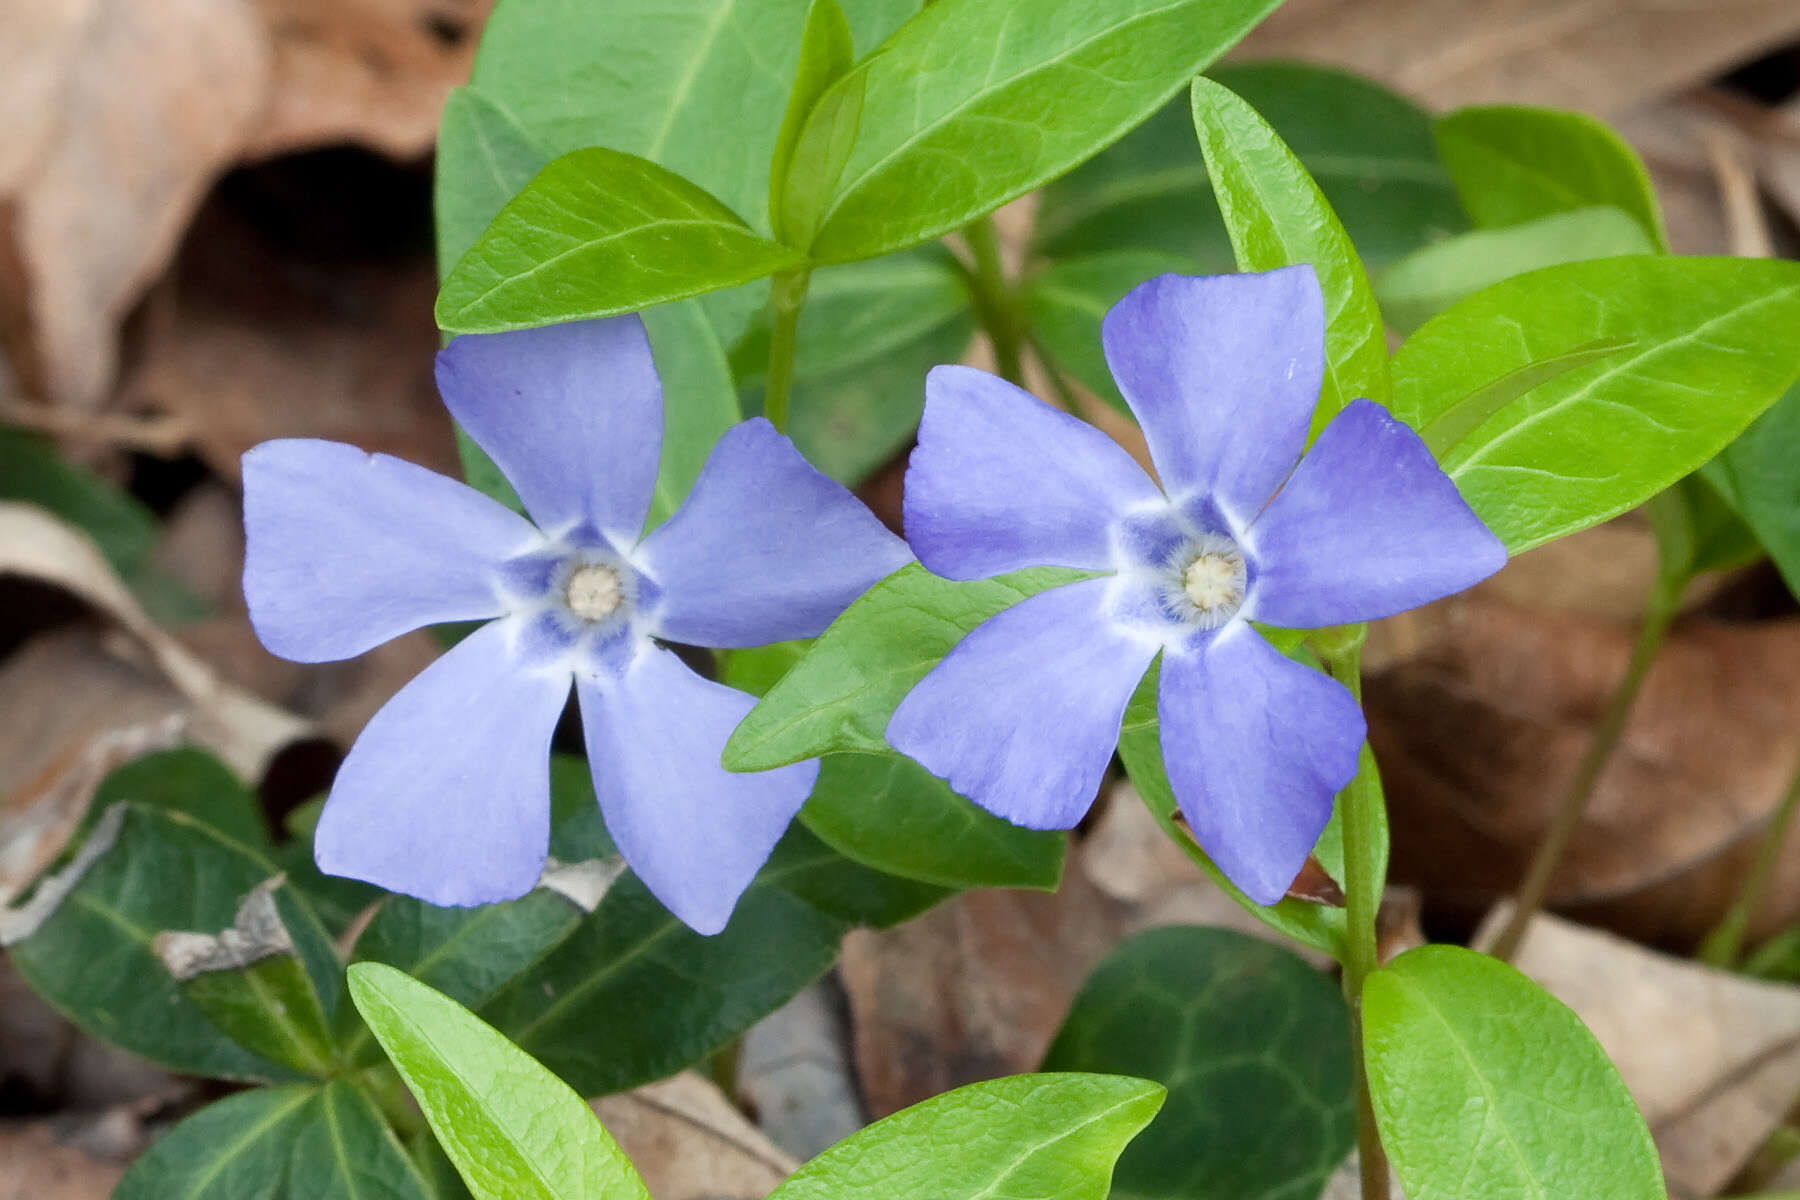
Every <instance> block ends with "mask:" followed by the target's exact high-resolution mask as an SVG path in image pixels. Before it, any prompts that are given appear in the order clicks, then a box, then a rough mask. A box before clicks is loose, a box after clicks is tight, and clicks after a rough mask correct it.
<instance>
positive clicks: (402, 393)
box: [123, 204, 457, 480]
mask: <svg viewBox="0 0 1800 1200" xmlns="http://www.w3.org/2000/svg"><path fill="white" fill-rule="evenodd" d="M436 290H437V278H436V275H435V273H434V270H433V268H432V265H431V261H430V259H429V258H427V257H421V258H418V259H416V260H411V261H408V262H405V263H403V264H400V265H368V264H345V265H340V266H337V267H334V268H333V269H331V270H321V269H319V267H318V266H317V265H316V264H314V263H310V262H309V261H307V260H306V259H305V258H304V257H294V256H288V255H283V254H282V253H280V252H278V251H277V250H276V249H275V248H273V247H272V246H271V245H270V244H269V242H268V241H267V239H265V238H264V237H262V236H261V235H259V234H258V233H257V232H256V231H255V230H253V229H251V228H250V227H249V226H248V224H247V223H246V222H245V221H244V220H243V219H242V218H240V217H238V216H237V215H235V214H234V213H232V212H231V211H230V210H229V209H228V208H226V206H224V205H223V204H215V205H210V206H208V208H207V210H206V212H205V213H203V214H202V216H201V219H200V221H199V222H198V224H197V226H196V228H195V231H194V233H193V234H192V235H191V236H190V237H189V239H188V241H187V244H186V245H185V246H184V248H183V251H182V254H181V258H180V261H179V262H178V263H177V264H176V267H175V269H174V270H173V271H172V272H171V273H170V276H169V278H168V279H166V280H165V281H164V282H163V284H162V285H161V286H159V287H158V288H157V290H156V291H155V292H154V293H153V294H152V295H151V297H150V298H149V300H148V302H147V304H146V308H145V325H144V337H143V348H142V361H141V363H140V364H139V365H138V366H137V367H136V369H135V370H134V372H133V374H132V376H131V378H130V379H129V380H127V381H126V383H125V385H124V389H123V392H124V395H123V403H125V404H126V405H127V406H129V407H133V408H151V409H159V410H161V411H163V412H167V413H173V414H176V415H178V416H180V417H182V418H183V419H184V420H185V421H186V422H187V424H188V425H189V427H190V428H191V430H192V432H193V436H194V439H195V448H196V449H197V450H198V451H199V453H200V455H201V457H202V458H204V459H205V460H206V462H207V465H209V466H210V467H212V469H213V470H214V471H216V472H217V473H218V474H219V475H220V476H221V477H223V478H225V479H228V480H235V479H237V477H238V474H239V464H238V460H239V458H240V456H241V455H242V454H243V453H244V451H246V450H248V449H249V448H250V447H251V446H253V445H255V444H256V443H258V442H261V441H264V440H265V439H268V438H273V437H322V438H332V439H335V440H338V441H345V442H353V443H355V444H356V445H358V446H361V447H362V448H363V449H365V450H370V451H382V452H385V453H389V454H394V455H397V456H399V457H401V458H406V459H410V460H411V461H413V462H417V463H420V464H422V465H424V466H427V467H430V468H432V469H433V470H437V471H443V472H447V473H452V474H454V473H456V471H457V458H456V448H455V441H454V437H453V434H452V433H451V426H450V420H449V417H448V416H447V415H446V414H445V412H444V407H443V404H442V403H441V402H440V401H439V400H438V395H437V387H436V384H435V382H434V381H433V378H432V363H433V359H434V357H435V355H436V353H437V349H438V333H437V326H436V324H435V323H434V322H433V320H432V316H431V306H432V300H433V297H434V296H435V294H436Z"/></svg>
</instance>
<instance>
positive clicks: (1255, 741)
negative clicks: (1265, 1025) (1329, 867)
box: [1156, 621, 1365, 904]
mask: <svg viewBox="0 0 1800 1200" xmlns="http://www.w3.org/2000/svg"><path fill="white" fill-rule="evenodd" d="M1156 714H1157V719H1158V720H1159V721H1160V722H1161V724H1162V751H1163V764H1164V765H1165V766H1166V767H1167V768H1168V771H1169V783H1170V785H1171V786H1172V787H1173V788H1174V791H1175V799H1176V801H1177V802H1178V803H1179V804H1180V805H1181V811H1182V813H1183V814H1184V815H1185V816H1186V817H1187V819H1188V824H1189V826H1191V827H1192V829H1193V831H1194V837H1195V839H1196V840H1198V841H1199V843H1200V847H1201V849H1203V850H1205V851H1206V852H1207V854H1209V855H1210V856H1211V857H1212V860H1213V862H1214V863H1216V864H1217V865H1218V867H1219V869H1220V870H1221V871H1223V872H1225V876H1226V878H1228V879H1230V880H1231V882H1233V883H1235V884H1237V886H1238V887H1239V888H1241V889H1242V890H1243V892H1244V894H1245V895H1247V896H1249V897H1250V899H1252V900H1254V901H1256V902H1257V903H1258V904H1273V903H1275V902H1276V901H1277V900H1279V899H1281V897H1282V896H1283V895H1284V894H1286V892H1287V889H1288V885H1289V884H1291V883H1292V882H1293V881H1294V876H1295V875H1297V874H1299V872H1300V868H1301V867H1302V866H1303V865H1305V863H1306V856H1307V855H1308V854H1310V853H1311V852H1312V848H1313V845H1314V844H1315V843H1316V842H1317V841H1318V840H1319V834H1320V832H1321V831H1322V830H1323V829H1324V828H1325V823H1326V822H1327V821H1329V820H1330V819H1331V806H1332V800H1333V798H1334V797H1335V796H1336V795H1337V793H1338V791H1339V790H1340V789H1341V788H1343V787H1344V786H1345V785H1346V784H1348V783H1349V782H1350V778H1351V776H1353V775H1355V774H1356V756H1357V751H1358V750H1359V749H1360V748H1361V746H1362V741H1363V734H1364V732H1365V730H1364V724H1363V715H1362V710H1361V709H1360V708H1358V707H1357V705H1356V701H1355V700H1353V699H1351V697H1350V693H1349V692H1347V691H1345V690H1344V688H1343V687H1342V685H1340V684H1339V683H1337V682H1336V681H1335V680H1333V679H1332V678H1330V677H1329V676H1326V675H1321V674H1320V673H1319V672H1317V671H1312V670H1308V669H1307V668H1306V667H1303V666H1301V665H1300V664H1299V663H1297V662H1294V661H1293V660H1292V659H1288V658H1284V657H1282V655H1281V654H1280V653H1279V652H1277V651H1276V649H1275V648H1274V647H1273V646H1271V645H1269V643H1267V642H1265V641H1264V640H1263V639H1262V637H1261V636H1260V635H1259V634H1257V633H1256V631H1255V630H1253V629H1251V628H1250V627H1249V626H1248V625H1246V624H1245V623H1244V622H1242V621H1237V622H1234V623H1232V624H1231V625H1229V626H1227V627H1226V628H1225V629H1224V630H1222V631H1220V633H1219V635H1218V636H1217V637H1215V638H1213V639H1212V641H1211V642H1209V643H1207V644H1206V647H1205V649H1204V650H1202V651H1201V652H1199V653H1195V654H1176V653H1170V654H1165V655H1164V656H1163V664H1162V678H1161V681H1160V683H1159V684H1158V687H1157V698H1156Z"/></svg>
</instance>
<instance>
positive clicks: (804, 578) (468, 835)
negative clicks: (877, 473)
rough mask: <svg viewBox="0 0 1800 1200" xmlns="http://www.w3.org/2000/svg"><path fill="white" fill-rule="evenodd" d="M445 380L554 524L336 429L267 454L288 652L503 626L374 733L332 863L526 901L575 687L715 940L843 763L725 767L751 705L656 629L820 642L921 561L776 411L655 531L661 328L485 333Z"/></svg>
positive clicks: (258, 465)
mask: <svg viewBox="0 0 1800 1200" xmlns="http://www.w3.org/2000/svg"><path fill="white" fill-rule="evenodd" d="M437 378H438V387H439V390H440V392H441V393H442V395H443V398H444V402H445V404H446V405H447V406H448V407H449V409H450V412H451V413H452V415H454V416H455V417H456V419H457V421H458V422H459V423H460V424H461V425H462V427H463V429H464V430H466V431H467V432H468V434H469V436H471V437H472V438H474V439H475V441H476V442H477V443H478V444H479V445H480V446H481V447H482V448H483V449H484V450H486V451H487V452H488V454H489V455H490V456H492V458H493V459H494V461H495V462H496V463H497V464H498V465H499V467H500V469H501V470H502V471H503V472H504V473H505V474H506V477H507V478H508V479H509V480H510V481H511V482H512V484H513V486H514V488H515V489H516V490H517V492H518V494H519V498H520V499H521V500H522V501H523V503H524V506H525V509H526V511H527V512H529V513H530V515H531V520H529V521H528V520H526V519H525V518H523V517H521V516H519V515H517V514H515V513H514V512H512V511H511V510H509V509H507V508H506V507H504V506H502V505H500V504H498V503H496V502H494V501H493V500H490V499H488V498H487V497H486V496H484V495H482V494H481V493H479V492H477V491H475V490H474V489H472V488H469V487H466V486H464V485H463V484H461V483H458V482H456V481H454V480H451V479H447V478H445V477H443V476H441V475H437V474H434V473H433V472H431V471H427V470H425V469H424V468H422V467H418V466H414V465H413V464H411V463H407V462H404V461H402V460H400V459H395V458H390V457H388V456H386V455H381V454H367V453H364V452H363V451H361V450H359V449H357V448H356V447H354V446H347V445H343V444H341V443H337V442H324V441H310V440H286V441H274V442H265V443H264V444H262V445H260V446H258V447H256V448H255V449H253V450H251V451H250V452H249V453H248V454H246V455H245V456H244V527H245V532H246V536H247V547H246V551H245V563H244V594H245V596H246V598H247V599H248V601H249V605H250V618H251V621H252V622H253V623H254V625H255V627H256V631H257V634H258V636H259V637H261V639H262V641H263V643H264V645H266V646H268V648H269V649H271V650H273V651H274V652H275V653H276V654H279V655H281V656H283V657H284V658H289V659H293V660H295V661H298V662H325V661H330V660H333V659H341V658H348V657H351V656H353V655H357V654H361V653H363V652H364V651H366V650H369V649H371V648H373V647H374V646H377V645H379V644H380V643H382V642H385V641H387V640H388V639H390V638H393V637H395V636H397V635H399V634H401V633H404V632H406V631H408V630H411V629H416V628H418V627H420V626H423V625H431V624H436V623H439V622H445V621H472V620H480V619H487V618H492V620H491V621H490V623H489V624H487V625H484V626H483V627H481V628H480V629H478V630H476V631H475V632H474V633H472V634H470V635H469V636H468V637H467V638H465V639H464V640H463V641H461V642H460V643H458V644H457V645H456V646H455V647H453V648H452V649H451V650H450V651H448V652H447V653H446V654H444V656H443V657H442V658H440V659H438V660H437V661H436V662H435V663H433V664H432V665H431V666H430V667H428V668H426V670H425V671H424V672H423V673H422V674H420V675H419V676H418V677H417V678H416V679H414V680H413V681H412V682H410V683H409V684H407V685H406V687H404V688H402V689H401V690H400V692H399V693H397V694H396V695H395V696H394V697H393V699H392V700H390V701H389V702H388V703H387V705H386V706H385V707H383V708H382V709H381V711H380V712H378V713H376V714H375V717H374V719H373V720H371V721H370V722H369V724H368V726H367V728H365V729H364V730H363V732H362V735H361V736H360V737H358V738H357V740H356V744H355V745H354V746H353V747H352V748H351V750H350V754H349V756H348V757H347V758H346V759H345V760H344V763H343V766H342V767H341V768H340V770H339V771H338V775H337V779H336V781H335V782H334V784H333V786H332V789H331V794H330V798H329V799H328V800H327V802H326V805H325V811H324V814H323V816H322V817H321V819H320V821H319V827H318V832H317V835H316V855H317V858H318V862H319V866H320V868H321V869H322V870H324V871H326V872H328V873H330V874H334V875H346V876H351V877H354V878H358V879H364V880H368V881H370V882H372V883H376V884H380V885H381V886H383V887H385V888H388V889H390V890H393V891H399V892H405V893H408V894H411V895H414V896H418V897H421V898H423V899H425V900H428V901H431V902H432V903H436V904H454V905H469V904H481V903H487V902H491V901H497V900H505V899H510V898H512V897H515V896H519V895H523V894H524V893H525V892H527V891H529V890H530V889H531V887H532V886H533V885H534V884H535V883H536V881H537V879H538V877H539V874H540V872H541V870H542V867H543V863H544V859H545V854H546V849H547V845H548V840H549V823H550V798H549V753H550V740H551V734H552V732H553V731H554V729H555V726H556V724H557V720H558V717H559V716H560V714H561V713H562V711H563V707H564V705H565V703H566V702H567V700H568V696H569V687H570V684H571V682H573V684H574V688H575V692H576V694H577V696H578V697H579V699H580V707H581V717H582V726H583V730H584V733H585V737H586V742H587V750H588V757H589V762H590V765H591V767H592V770H593V776H594V787H595V791H596V792H597V794H598V796H599V801H600V808H601V812H602V814H603V816H604V817H605V820H606V824H607V828H608V830H609V831H610V833H611V834H612V836H613V838H614V840H615V841H616V842H617V843H618V846H619V849H620V851H621V853H622V854H623V855H624V857H625V861H626V862H627V863H629V864H630V866H631V867H632V869H633V870H634V871H636V872H637V874H638V876H639V877H640V878H641V879H642V880H643V881H644V883H645V885H646V886H648V887H649V889H650V891H651V892H653V893H654V894H655V895H656V896H657V898H658V899H660V900H661V901H662V902H663V903H664V904H666V905H667V906H668V907H669V909H670V910H671V911H672V912H674V913H675V915H676V916H678V917H680V918H681V919H682V920H683V921H685V922H687V924H689V925H690V926H692V927H693V928H695V929H696V930H699V931H700V932H702V933H714V932H717V931H718V930H719V929H721V928H723V927H724V925H725V923H726V920H727V919H728V918H729V917H730V915H731V911H732V908H733V907H734V906H735V904H736V903H737V898H738V896H739V895H740V894H741V893H742V892H743V890H744V888H745V887H746V886H748V884H749V882H750V879H751V877H752V876H753V875H754V874H755V873H756V870H757V868H758V867H760V866H761V865H762V863H763V862H764V861H765V860H766V859H767V857H768V854H769V851H770V850H771V849H772V848H773V846H774V844H775V842H776V841H777V839H779V838H780V836H781V834H782V832H783V830H785V829H786V828H787V825H788V822H789V821H790V820H791V819H792V818H793V816H794V814H795V813H796V812H797V811H798V810H799V808H800V805H801V803H802V802H803V801H804V800H805V799H806V797H807V794H808V793H809V792H810V791H811V790H812V786H813V782H814V780H815V778H816V777H817V775H818V763H817V761H816V760H814V761H809V762H802V763H796V764H794V765H792V766H787V767H782V768H780V769H778V770H773V771H767V772H761V773H755V774H741V775H740V774H733V773H730V772H727V771H726V770H725V769H724V768H723V767H722V766H721V765H720V762H719V756H720V752H721V750H722V749H723V747H724V744H725V739H726V738H727V737H728V736H729V735H730V733H731V731H732V729H733V728H735V727H736V725H737V723H738V722H739V721H740V720H741V719H742V718H743V716H744V714H745V713H746V712H748V711H749V710H750V708H751V707H752V705H753V704H754V701H753V700H752V699H751V697H749V696H747V695H745V694H744V693H742V692H739V691H736V690H734V689H732V688H729V687H725V686H723V685H721V684H718V683H714V682H711V681H710V680H707V679H704V678H702V677H701V676H699V675H697V674H695V673H694V672H693V671H692V670H690V669H689V668H688V667H687V666H686V665H685V664H684V663H683V662H682V661H681V660H680V659H679V658H678V657H677V656H676V655H675V653H674V652H673V651H671V650H669V649H667V648H665V647H663V646H661V645H659V644H658V642H659V641H665V640H666V641H670V642H681V643H688V644H692V645H697V646H709V647H720V648H725V647H743V646H756V645H761V644H764V643H767V642H774V641H781V640H785V639H789V638H800V637H809V636H812V635H815V634H817V633H819V632H821V631H822V630H823V629H824V628H825V626H827V625H828V624H830V623H831V621H832V620H833V619H834V618H835V617H836V616H837V614H838V613H839V612H840V611H841V610H842V609H843V608H844V606H845V605H847V604H848V603H849V602H850V601H851V600H853V599H855V598H856V597H857V596H858V595H859V594H861V593H862V592H863V591H864V590H865V589H867V588H868V587H869V586H870V585H871V584H873V583H874V582H875V581H877V580H878V579H880V578H881V577H882V576H884V575H887V574H888V573H890V572H891V571H893V570H895V569H896V568H898V567H899V566H901V565H902V564H904V563H905V562H907V561H908V560H909V559H910V558H911V555H910V554H909V553H908V552H907V550H906V547H905V545H904V543H902V542H901V541H900V539H898V538H897V537H895V536H894V535H893V534H892V533H890V532H888V531H887V530H886V529H885V528H883V527H882V525H881V524H880V522H878V521H877V520H876V519H875V517H874V516H873V514H871V513H870V512H869V511H868V510H867V509H866V508H864V507H863V506H862V505H861V504H860V503H859V502H858V501H857V500H856V499H855V498H854V497H852V496H851V495H850V493H849V492H847V491H845V490H844V489H843V488H842V487H840V486H839V485H837V484H836V483H833V482H832V481H831V480H829V479H827V478H825V477H824V476H823V475H820V474H819V473H818V472H817V471H815V470H814V469H813V468H812V467H811V466H810V465H808V464H807V462H806V460H805V459H804V458H802V457H801V455H800V453H799V451H798V450H796V449H795V448H794V446H793V444H792V443H791V442H789V441H788V440H787V439H786V438H785V437H783V436H782V435H781V434H779V433H777V432H776V431H775V429H774V427H773V426H771V425H770V424H769V423H768V422H767V421H764V420H761V419H756V420H750V421H745V422H744V423H742V424H740V425H738V426H736V427H734V428H733V429H731V430H730V431H729V432H727V433H726V434H725V435H724V437H722V438H721V439H720V440H719V443H718V445H717V446H716V447H715V448H714V449H713V451H712V454H711V456H710V457H709V458H708V459H707V462H706V465H705V467H704V469H703V470H702V472H701V474H700V477H699V479H698V480H697V482H696V483H695V485H694V488H693V491H692V493H691V494H690V495H689V496H688V497H687V500H686V502H685V503H683V504H682V506H681V507H680V509H679V510H678V511H676V512H675V514H674V515H673V516H672V517H670V518H669V520H668V521H667V522H665V523H664V524H662V525H661V526H659V527H658V528H656V529H655V530H653V531H652V532H650V533H649V535H648V536H643V528H644V524H645V520H646V517H647V515H648V513H649V510H650V503H651V497H652V493H653V491H654V489H655V486H656V479H657V470H658V464H659V460H660V451H661V444H662V430H663V406H662V388H661V384H660V382H659V381H658V378H657V374H656V368H655V365H654V364H653V363H652V361H651V357H650V345H649V342H648V341H647V339H646V338H645V336H644V329H643V325H642V324H641V323H640V322H639V320H638V319H637V318H636V317H618V318H614V319H611V320H605V321H590V322H580V323H575V324H568V325H557V326H551V327H548V328H543V329H535V330H528V331H523V332H518V333H498V334H486V335H477V336H469V337H461V338H458V339H456V340H455V341H454V342H452V343H451V344H450V346H449V347H448V348H447V349H446V350H444V351H443V352H442V353H441V354H440V355H439V356H438V363H437ZM534 522H535V524H534Z"/></svg>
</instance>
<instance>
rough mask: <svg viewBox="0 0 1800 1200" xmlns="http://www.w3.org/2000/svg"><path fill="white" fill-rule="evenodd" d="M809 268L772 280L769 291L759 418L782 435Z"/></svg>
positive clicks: (809, 275) (810, 276) (785, 272)
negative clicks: (765, 371) (766, 352)
mask: <svg viewBox="0 0 1800 1200" xmlns="http://www.w3.org/2000/svg"><path fill="white" fill-rule="evenodd" d="M811 282H812V268H811V267H800V268H798V269H796V270H792V271H783V272H782V273H781V274H779V275H777V276H775V278H774V279H773V280H772V281H771V286H770V288H769V308H770V310H771V313H772V315H773V320H772V322H771V324H770V329H769V373H768V376H767V378H766V379H765V381H764V384H763V416H765V417H767V418H769V423H770V424H771V425H773V426H775V428H776V429H778V430H780V431H781V432H783V433H786V432H787V427H788V396H789V394H790V393H791V392H792V391H793V390H794V347H795V344H796V337H797V334H798V331H799V327H800V309H801V307H802V306H803V305H805V303H806V289H807V286H808V285H809V284H811Z"/></svg>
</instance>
